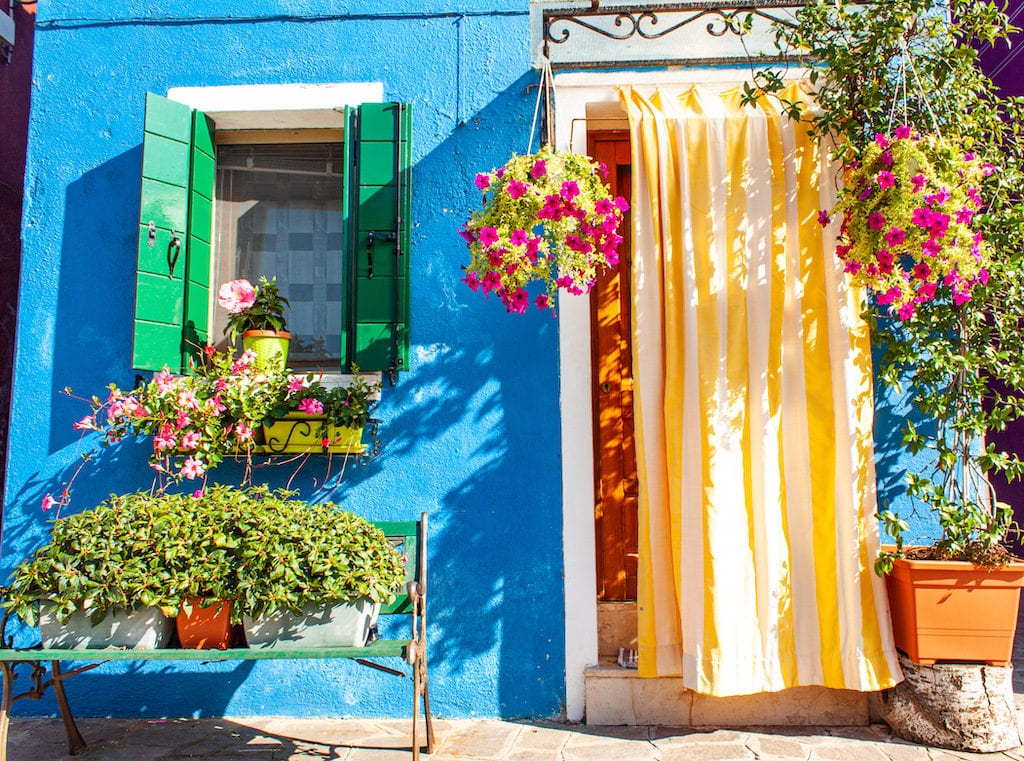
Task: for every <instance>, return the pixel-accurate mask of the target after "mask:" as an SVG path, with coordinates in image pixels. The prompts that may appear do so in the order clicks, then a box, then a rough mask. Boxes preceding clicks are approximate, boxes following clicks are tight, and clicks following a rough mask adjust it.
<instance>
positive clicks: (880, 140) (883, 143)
mask: <svg viewBox="0 0 1024 761" xmlns="http://www.w3.org/2000/svg"><path fill="white" fill-rule="evenodd" d="M875 145H877V146H878V147H879V148H881V149H882V150H883V151H884V150H885V149H886V148H888V147H889V139H888V138H887V137H886V136H885V135H883V134H882V133H881V132H876V133H875Z"/></svg>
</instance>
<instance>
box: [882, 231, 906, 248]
mask: <svg viewBox="0 0 1024 761" xmlns="http://www.w3.org/2000/svg"><path fill="white" fill-rule="evenodd" d="M906 239H907V233H906V230H903V229H902V228H899V227H893V228H892V229H891V230H889V232H887V233H886V234H885V242H886V243H887V244H888V245H890V246H900V245H902V244H903V242H904V241H905V240H906Z"/></svg>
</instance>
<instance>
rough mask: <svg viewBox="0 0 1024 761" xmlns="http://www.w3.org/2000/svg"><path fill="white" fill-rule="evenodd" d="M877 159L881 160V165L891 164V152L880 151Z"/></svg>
mask: <svg viewBox="0 0 1024 761" xmlns="http://www.w3.org/2000/svg"><path fill="white" fill-rule="evenodd" d="M878 160H879V161H881V162H882V166H886V167H890V166H892V153H890V152H889V151H882V155H881V156H879V157H878Z"/></svg>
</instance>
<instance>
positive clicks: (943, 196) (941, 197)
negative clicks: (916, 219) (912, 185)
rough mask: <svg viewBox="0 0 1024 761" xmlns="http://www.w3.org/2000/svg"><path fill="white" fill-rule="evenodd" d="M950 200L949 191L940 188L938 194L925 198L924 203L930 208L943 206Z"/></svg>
mask: <svg viewBox="0 0 1024 761" xmlns="http://www.w3.org/2000/svg"><path fill="white" fill-rule="evenodd" d="M948 200H949V191H948V190H946V189H945V188H939V190H938V191H937V192H935V193H932V194H931V195H928V196H925V197H924V202H925V203H926V204H928V205H929V206H942V204H944V203H945V202H946V201H948Z"/></svg>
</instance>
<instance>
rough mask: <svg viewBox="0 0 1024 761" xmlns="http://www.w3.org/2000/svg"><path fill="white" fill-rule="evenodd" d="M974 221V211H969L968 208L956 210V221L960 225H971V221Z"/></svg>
mask: <svg viewBox="0 0 1024 761" xmlns="http://www.w3.org/2000/svg"><path fill="white" fill-rule="evenodd" d="M972 219H974V209H968V208H967V207H966V206H964V207H962V208H960V209H957V210H956V221H957V224H959V225H969V224H971V220H972Z"/></svg>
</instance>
